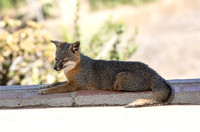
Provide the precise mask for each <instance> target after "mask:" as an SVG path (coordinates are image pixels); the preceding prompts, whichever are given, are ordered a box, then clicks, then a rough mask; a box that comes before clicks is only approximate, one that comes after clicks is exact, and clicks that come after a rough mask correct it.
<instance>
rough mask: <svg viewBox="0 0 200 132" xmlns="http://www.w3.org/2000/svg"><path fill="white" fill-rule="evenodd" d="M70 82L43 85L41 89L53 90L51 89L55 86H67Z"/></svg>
mask: <svg viewBox="0 0 200 132" xmlns="http://www.w3.org/2000/svg"><path fill="white" fill-rule="evenodd" d="M67 82H68V81H64V82H55V83H52V84H49V85H42V86H40V87H39V89H47V88H51V87H54V86H59V85H63V84H66V83H67Z"/></svg>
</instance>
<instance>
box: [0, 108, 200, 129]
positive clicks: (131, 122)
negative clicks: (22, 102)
mask: <svg viewBox="0 0 200 132" xmlns="http://www.w3.org/2000/svg"><path fill="white" fill-rule="evenodd" d="M199 111H200V106H188V105H186V106H183V105H182V106H174V105H173V106H172V105H170V106H156V107H144V108H132V109H126V108H123V107H86V108H85V107H80V108H72V107H71V108H43V109H10V110H8V109H7V110H2V109H1V110H0V131H1V132H40V131H43V132H55V131H57V132H58V131H59V132H190V131H192V132H199V130H200V125H199V122H200V112H199Z"/></svg>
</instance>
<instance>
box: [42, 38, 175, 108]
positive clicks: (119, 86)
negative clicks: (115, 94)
mask: <svg viewBox="0 0 200 132" xmlns="http://www.w3.org/2000/svg"><path fill="white" fill-rule="evenodd" d="M51 42H52V43H54V44H55V46H56V57H55V61H56V64H55V66H54V69H55V70H56V71H60V70H62V69H64V74H65V76H66V78H67V80H66V81H64V82H56V83H53V84H50V85H47V86H41V87H40V90H39V93H40V94H52V93H61V92H73V91H78V90H91V89H96V90H110V91H126V92H139V91H152V96H150V97H148V98H142V99H137V100H135V101H133V102H132V103H130V104H128V105H126V107H141V106H150V105H160V104H167V103H169V101H168V100H169V98H170V97H171V95H172V87H171V85H170V84H169V83H168V82H167V81H166V80H165V79H163V78H162V77H161V76H160V75H158V74H157V73H156V71H154V70H153V69H151V68H150V67H148V66H147V65H146V64H144V63H141V62H123V61H106V60H93V59H91V58H89V57H87V56H85V55H83V54H82V53H81V52H80V42H79V41H78V42H75V43H72V44H69V43H66V42H60V41H51Z"/></svg>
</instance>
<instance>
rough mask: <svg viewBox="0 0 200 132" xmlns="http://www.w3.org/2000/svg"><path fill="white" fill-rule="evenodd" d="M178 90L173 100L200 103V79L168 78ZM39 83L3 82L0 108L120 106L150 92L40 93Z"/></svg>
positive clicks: (0, 92) (0, 87) (0, 88)
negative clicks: (10, 83)
mask: <svg viewBox="0 0 200 132" xmlns="http://www.w3.org/2000/svg"><path fill="white" fill-rule="evenodd" d="M169 82H170V83H171V84H172V86H173V88H174V91H175V94H174V98H173V100H172V104H200V79H182V80H170V81H169ZM38 87H39V85H27V86H0V108H21V107H66V106H121V105H126V104H128V103H131V102H132V101H134V100H135V99H138V98H144V97H147V96H150V95H151V92H150V91H148V92H112V91H101V90H83V91H76V92H72V93H59V94H48V95H39V94H38V90H39V88H38Z"/></svg>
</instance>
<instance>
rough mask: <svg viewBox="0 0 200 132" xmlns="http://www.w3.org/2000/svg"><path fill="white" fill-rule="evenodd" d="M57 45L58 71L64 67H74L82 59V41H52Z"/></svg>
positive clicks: (56, 66) (56, 64)
mask: <svg viewBox="0 0 200 132" xmlns="http://www.w3.org/2000/svg"><path fill="white" fill-rule="evenodd" d="M51 42H52V43H54V44H55V46H56V55H55V61H56V63H55V66H54V69H55V70H56V71H60V70H62V69H64V68H67V69H73V68H74V67H75V66H76V65H77V63H78V62H79V60H80V42H79V41H77V42H75V43H71V44H69V43H66V42H60V41H51Z"/></svg>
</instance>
